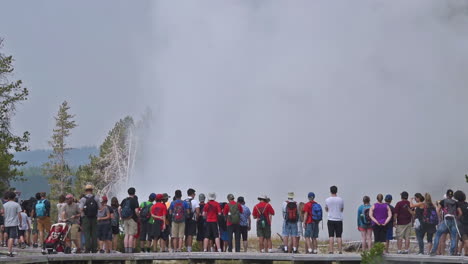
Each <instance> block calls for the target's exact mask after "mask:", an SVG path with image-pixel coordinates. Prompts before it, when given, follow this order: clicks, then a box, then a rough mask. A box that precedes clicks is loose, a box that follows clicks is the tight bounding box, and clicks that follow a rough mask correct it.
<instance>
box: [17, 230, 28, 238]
mask: <svg viewBox="0 0 468 264" xmlns="http://www.w3.org/2000/svg"><path fill="white" fill-rule="evenodd" d="M24 234H26V230H18V237H24Z"/></svg>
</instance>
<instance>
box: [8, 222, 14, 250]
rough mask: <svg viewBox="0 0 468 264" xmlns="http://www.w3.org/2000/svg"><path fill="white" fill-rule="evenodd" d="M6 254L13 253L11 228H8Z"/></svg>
mask: <svg viewBox="0 0 468 264" xmlns="http://www.w3.org/2000/svg"><path fill="white" fill-rule="evenodd" d="M7 230H8V232H7V233H8V253H12V252H13V242H14V240H15V237H14V236H13V235H14V234H13V227H8V228H7Z"/></svg>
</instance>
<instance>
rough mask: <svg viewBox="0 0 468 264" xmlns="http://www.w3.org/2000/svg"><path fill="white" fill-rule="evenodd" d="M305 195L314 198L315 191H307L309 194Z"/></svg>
mask: <svg viewBox="0 0 468 264" xmlns="http://www.w3.org/2000/svg"><path fill="white" fill-rule="evenodd" d="M307 197H309V198H315V193H313V192H309V194H308V195H307Z"/></svg>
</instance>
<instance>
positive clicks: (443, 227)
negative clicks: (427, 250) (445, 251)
mask: <svg viewBox="0 0 468 264" xmlns="http://www.w3.org/2000/svg"><path fill="white" fill-rule="evenodd" d="M446 230H447V226H446V225H445V222H442V223H440V224H439V226H438V227H437V231H436V235H435V239H434V245H433V247H432V251H431V255H432V256H434V255H436V251H437V249H438V248H439V240H440V238H441V236H442V234H444V233H445V231H446ZM444 244H445V242H444ZM441 253H442V252H439V254H440V255H441Z"/></svg>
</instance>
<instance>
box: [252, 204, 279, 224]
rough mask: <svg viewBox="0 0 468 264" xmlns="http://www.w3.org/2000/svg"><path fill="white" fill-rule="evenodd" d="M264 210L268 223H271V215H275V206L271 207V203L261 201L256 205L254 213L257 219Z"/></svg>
mask: <svg viewBox="0 0 468 264" xmlns="http://www.w3.org/2000/svg"><path fill="white" fill-rule="evenodd" d="M262 212H263V215H264V216H265V218H266V219H267V221H268V224H270V225H271V221H270V215H275V210H273V207H271V204H269V203H266V202H263V201H262V202H259V203H258V204H257V205H255V207H254V209H253V211H252V215H253V217H254V218H255V219H257V218H259V217H260V214H261V213H262Z"/></svg>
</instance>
